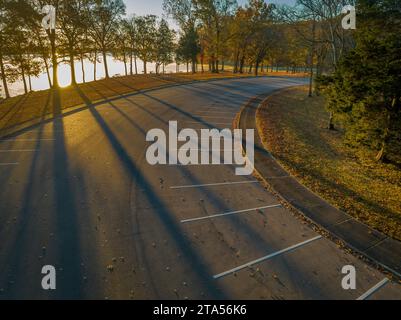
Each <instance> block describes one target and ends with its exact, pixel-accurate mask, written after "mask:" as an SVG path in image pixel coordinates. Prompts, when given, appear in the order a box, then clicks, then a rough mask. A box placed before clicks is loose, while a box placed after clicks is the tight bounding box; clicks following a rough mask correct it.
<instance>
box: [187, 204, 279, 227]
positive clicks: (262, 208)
mask: <svg viewBox="0 0 401 320" xmlns="http://www.w3.org/2000/svg"><path fill="white" fill-rule="evenodd" d="M279 207H282V205H281V204H275V205H271V206H264V207H259V208H252V209H245V210H238V211H231V212H225V213H220V214H215V215H211V216H206V217H199V218H193V219H186V220H182V221H181V223H189V222H196V221H202V220H207V219H215V218H221V217H226V216H231V215H234V214H240V213H249V212H252V211H257V210H264V209H271V208H279Z"/></svg>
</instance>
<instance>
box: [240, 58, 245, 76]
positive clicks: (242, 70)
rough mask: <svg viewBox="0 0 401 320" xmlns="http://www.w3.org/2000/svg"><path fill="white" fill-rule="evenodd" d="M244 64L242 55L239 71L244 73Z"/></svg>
mask: <svg viewBox="0 0 401 320" xmlns="http://www.w3.org/2000/svg"><path fill="white" fill-rule="evenodd" d="M244 64H245V55H243V56H242V58H241V62H240V66H239V73H244Z"/></svg>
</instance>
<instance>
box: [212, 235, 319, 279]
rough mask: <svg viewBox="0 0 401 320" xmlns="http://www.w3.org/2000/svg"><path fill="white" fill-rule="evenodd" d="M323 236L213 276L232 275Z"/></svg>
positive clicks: (215, 277) (217, 277)
mask: <svg viewBox="0 0 401 320" xmlns="http://www.w3.org/2000/svg"><path fill="white" fill-rule="evenodd" d="M322 238H323V237H322V236H318V237H315V238H312V239H309V240H307V241H304V242H301V243H298V244H295V245H293V246H291V247H288V248H286V249H283V250H280V251H277V252H274V253H271V254H269V255H267V256H265V257H262V258H260V259H257V260H254V261H251V262H248V263H246V264H243V265H242V266H239V267H236V268H233V269H231V270H228V271H225V272H222V273H220V274H217V275H215V276H214V277H213V278H214V279H220V278H223V277H225V276H228V275H230V274H232V273H234V272H237V271H240V270H243V269H245V268H248V267H251V266H253V265H255V264H259V263H261V262H263V261H266V260H269V259H272V258H274V257H277V256H280V255H282V254H284V253H288V252H291V251H294V250H296V249H298V248H301V247H303V246H306V245H307V244H309V243H311V242H314V241H316V240H320V239H322Z"/></svg>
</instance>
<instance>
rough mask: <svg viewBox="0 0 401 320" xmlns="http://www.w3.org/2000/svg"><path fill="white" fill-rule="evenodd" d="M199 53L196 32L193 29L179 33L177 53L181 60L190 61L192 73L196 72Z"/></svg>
mask: <svg viewBox="0 0 401 320" xmlns="http://www.w3.org/2000/svg"><path fill="white" fill-rule="evenodd" d="M199 53H200V46H199V39H198V33H197V32H196V31H195V30H187V32H186V33H184V34H182V35H181V38H180V40H179V42H178V48H177V54H178V56H179V57H180V59H181V60H182V61H183V62H186V63H187V64H188V62H189V61H191V65H192V73H195V72H196V63H197V56H198V54H199Z"/></svg>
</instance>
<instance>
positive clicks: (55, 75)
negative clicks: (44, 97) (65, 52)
mask: <svg viewBox="0 0 401 320" xmlns="http://www.w3.org/2000/svg"><path fill="white" fill-rule="evenodd" d="M49 35H50V46H51V51H52V65H53V88H55V89H58V88H59V83H58V61H57V52H56V30H51V31H50V33H49Z"/></svg>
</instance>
